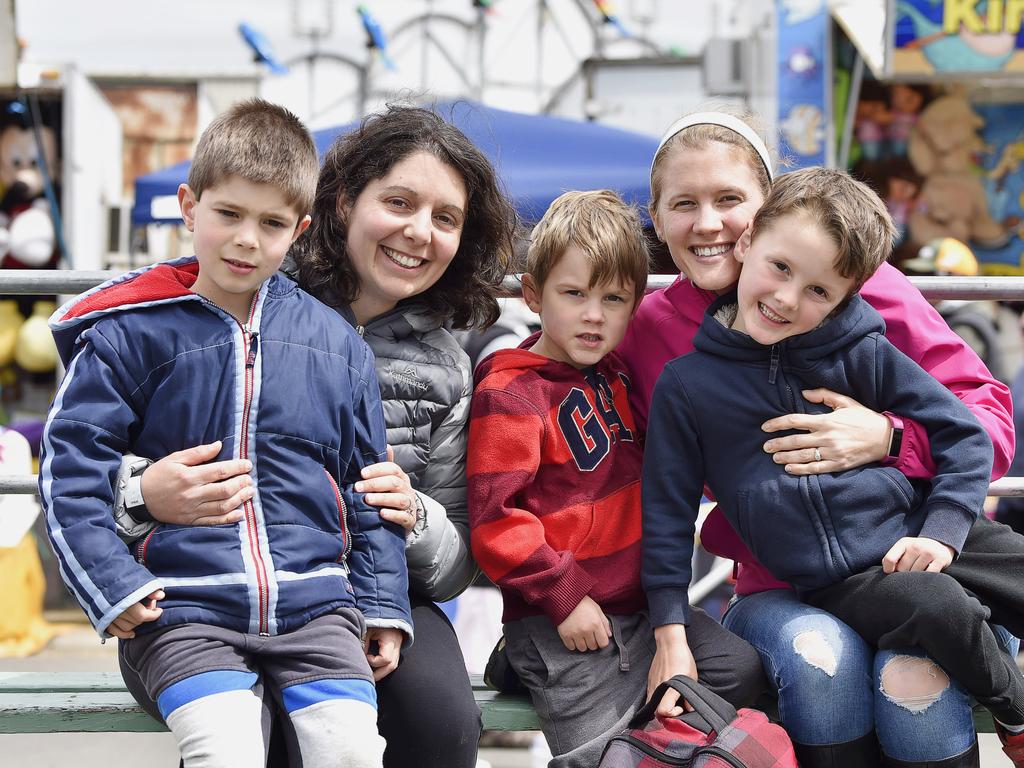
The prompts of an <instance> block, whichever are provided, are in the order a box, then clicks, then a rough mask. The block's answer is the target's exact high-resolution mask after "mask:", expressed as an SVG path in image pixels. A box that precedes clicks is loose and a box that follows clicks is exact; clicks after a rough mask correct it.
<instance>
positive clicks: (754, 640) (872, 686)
mask: <svg viewBox="0 0 1024 768" xmlns="http://www.w3.org/2000/svg"><path fill="white" fill-rule="evenodd" d="M772 176H773V174H772V163H771V158H770V156H769V153H768V149H767V147H766V146H765V143H764V142H763V141H762V139H761V138H760V137H759V136H758V135H757V133H756V132H755V131H754V130H752V129H751V128H750V126H749V125H748V123H747V122H745V121H744V120H743V119H740V118H739V117H737V116H734V115H730V114H725V113H722V112H701V113H697V114H693V115H689V116H687V117H684V118H682V119H681V120H679V121H677V122H676V123H675V124H674V125H673V126H672V127H671V128H670V129H669V130H668V132H667V133H666V134H665V137H664V138H663V139H662V141H661V145H660V146H659V148H658V151H657V153H656V154H655V157H654V162H653V165H652V168H651V202H650V212H651V218H652V220H653V222H654V228H655V230H656V232H657V235H658V238H659V239H660V240H662V241H663V242H664V243H665V244H666V245H667V247H668V249H669V251H670V253H671V255H672V260H673V262H674V263H675V265H676V267H678V268H679V270H680V272H681V273H682V274H681V275H680V276H679V279H678V280H676V281H675V282H673V283H672V285H670V286H669V287H668V288H665V289H663V290H658V291H655V292H653V293H652V294H650V295H648V296H647V297H646V298H645V299H644V301H643V303H642V304H641V306H640V308H639V309H638V311H637V314H636V316H635V318H634V320H633V323H632V326H631V328H630V331H629V333H628V334H627V336H626V339H625V340H624V341H623V343H622V344H621V346H620V347H619V350H618V351H619V353H620V354H621V355H622V357H623V358H624V359H625V360H626V363H627V365H628V366H629V368H630V370H631V372H632V373H633V385H634V389H633V411H634V415H635V416H636V418H637V420H638V422H639V423H641V424H643V425H646V422H647V417H648V412H649V408H650V400H651V393H652V391H653V389H654V384H655V382H656V380H657V378H658V375H659V374H660V373H661V369H662V368H663V367H664V365H665V363H667V362H668V361H669V360H671V359H673V358H675V357H678V356H679V355H682V354H685V353H687V352H689V351H691V350H692V349H693V337H694V334H695V333H696V331H697V328H698V326H699V324H700V322H701V319H702V317H703V315H704V311H705V309H707V307H708V306H709V305H710V304H711V302H712V301H713V300H714V299H715V298H716V297H717V295H718V294H721V293H723V292H725V291H728V290H729V289H731V288H732V287H733V286H734V285H735V283H736V281H737V278H738V276H739V270H740V265H739V263H738V262H737V261H736V260H735V259H734V258H733V249H734V246H735V244H736V241H737V240H738V239H739V238H740V235H741V234H742V233H743V231H744V230H745V229H746V227H747V226H748V224H749V223H750V221H751V220H752V219H753V217H754V214H755V213H756V211H757V210H758V208H759V207H760V206H761V204H762V203H763V202H764V199H765V197H766V195H767V193H768V191H769V189H770V186H771V182H772ZM861 295H862V296H863V297H864V298H865V299H866V300H867V301H868V302H869V303H870V304H872V305H873V306H874V307H875V308H876V309H877V310H878V311H879V312H880V313H881V314H882V317H883V318H884V319H885V323H886V327H887V331H886V335H887V337H888V338H889V340H890V341H892V342H893V343H894V344H895V345H896V346H897V347H899V348H900V349H901V350H902V351H903V352H905V353H906V354H907V355H909V356H910V357H912V358H913V359H914V360H916V361H917V362H918V364H919V365H921V366H922V367H923V368H924V369H925V370H927V371H929V372H930V373H931V374H932V375H933V376H935V378H936V379H938V380H939V381H940V382H942V383H943V384H944V385H946V386H947V387H948V388H949V389H950V390H951V391H953V392H954V393H955V394H956V395H957V396H958V397H960V399H961V400H963V401H964V403H965V404H966V405H967V406H968V408H970V410H971V411H972V412H973V413H974V414H975V416H976V417H977V418H978V420H979V421H980V422H981V423H982V424H983V425H984V426H985V428H986V430H987V431H988V432H989V434H990V436H991V438H992V442H993V444H994V446H995V466H994V469H993V477H998V476H1001V475H1002V474H1003V473H1004V472H1005V471H1006V469H1007V467H1008V465H1009V462H1010V459H1011V457H1012V455H1013V425H1012V419H1011V415H1010V413H1011V411H1010V397H1009V391H1008V389H1007V387H1006V386H1005V385H1003V384H1002V383H1001V382H999V381H997V380H995V379H994V378H993V377H992V376H991V374H990V373H989V372H988V370H987V369H986V368H985V367H984V365H983V364H982V363H981V361H980V360H978V358H977V356H976V355H975V354H974V353H973V352H972V351H971V350H970V348H969V347H967V345H966V344H964V343H963V342H962V341H961V340H960V338H959V337H957V336H956V335H955V334H953V332H952V331H950V330H949V328H948V327H947V326H946V324H945V323H944V322H943V320H942V319H941V318H940V317H939V315H938V314H937V313H936V312H935V311H934V310H932V308H931V306H930V305H929V304H928V302H926V301H925V300H924V298H923V297H922V296H921V294H920V293H919V292H918V291H917V290H915V289H914V288H913V286H911V285H910V284H909V283H908V282H907V280H906V279H905V278H904V277H903V276H902V275H901V274H900V273H899V272H898V271H897V270H896V269H895V268H893V267H892V266H890V265H888V264H886V265H883V266H882V268H881V269H880V270H879V271H878V272H877V273H876V275H875V276H874V277H872V278H871V279H870V280H869V281H868V282H867V283H866V284H865V285H864V287H863V289H862V291H861ZM803 396H804V398H805V399H807V400H808V401H811V402H814V403H824V404H825V405H827V406H828V407H830V408H831V409H832V411H831V412H830V413H826V414H823V415H812V414H791V415H788V416H783V417H780V418H775V419H772V420H770V421H768V422H767V423H766V424H765V425H764V430H765V433H766V434H765V446H764V449H765V451H766V452H768V453H771V454H773V456H774V460H775V461H776V462H777V463H780V464H785V465H786V471H787V472H791V473H793V474H797V475H807V474H817V473H822V472H837V471H842V470H846V469H851V468H853V467H858V466H861V465H864V464H867V463H870V462H876V461H879V462H886V463H890V464H892V465H893V466H895V467H897V468H898V469H900V470H901V471H903V472H904V473H905V474H906V475H907V476H908V477H918V478H923V477H929V476H930V475H931V474H932V473H933V471H934V470H933V465H932V461H931V457H930V454H929V450H928V435H927V434H926V433H925V431H924V430H923V429H922V428H921V427H920V426H919V425H917V424H915V423H913V422H912V421H910V420H908V419H901V418H900V416H899V414H888V413H886V414H879V413H875V412H873V411H870V410H868V409H867V408H864V407H862V406H861V405H860V404H858V403H857V402H855V401H853V400H852V399H850V398H849V397H844V396H841V395H838V394H836V393H832V392H829V391H827V390H823V389H819V390H811V391H805V392H803ZM723 418H727V417H723ZM679 461H680V462H686V461H687V457H686V456H680V457H679ZM701 541H702V543H703V545H704V546H705V548H707V549H709V550H710V551H713V552H715V553H716V554H720V555H722V556H725V557H729V558H731V559H733V560H736V561H737V563H738V564H739V571H738V579H737V583H736V594H737V596H738V597H737V598H735V599H734V602H733V604H732V605H731V607H730V609H729V611H728V612H727V614H726V616H725V618H724V623H725V625H726V627H728V628H729V629H730V630H732V631H733V632H735V633H736V634H738V635H740V636H741V637H743V638H744V639H746V640H747V641H748V642H750V643H751V644H752V645H753V646H754V647H755V648H757V650H758V652H759V653H760V654H761V658H762V662H763V664H764V667H765V671H766V672H767V674H768V677H769V679H770V680H771V682H772V684H773V685H774V686H775V687H776V688H777V690H778V696H779V713H780V715H781V717H782V720H783V722H784V725H785V726H786V728H787V730H788V731H789V733H790V736H791V737H792V738H793V741H794V742H795V744H796V748H797V757H798V759H799V761H800V764H801V765H802V766H804V768H813V767H817V766H865V767H866V766H876V765H878V764H879V763H880V762H881V763H882V764H884V765H894V766H925V765H927V766H950V767H952V766H976V765H978V751H977V738H976V734H975V732H974V726H973V722H972V719H971V705H970V702H969V700H968V698H967V696H966V694H965V693H964V692H963V691H962V689H960V688H959V686H957V684H956V683H953V682H951V681H950V680H949V678H948V677H947V676H946V674H945V673H944V672H943V671H942V670H941V669H939V668H938V667H937V666H936V665H935V664H934V663H933V662H931V661H930V660H929V659H927V658H923V655H922V654H921V653H920V652H918V651H916V650H914V649H886V650H878V651H877V652H876V650H875V649H874V648H872V647H870V646H868V645H867V644H866V643H865V642H864V641H863V640H862V639H861V638H860V637H859V636H858V635H856V633H854V632H853V631H852V630H851V629H850V628H849V627H847V626H846V625H844V624H843V623H842V622H840V621H839V620H838V619H836V618H834V617H832V616H831V615H829V614H827V613H824V612H822V611H820V610H818V609H815V608H812V607H810V606H807V605H804V604H803V603H801V602H799V600H798V599H797V597H796V594H795V593H794V592H793V590H792V589H790V588H789V587H788V585H786V584H783V583H781V582H778V581H776V580H775V579H773V578H772V577H771V575H770V574H769V573H768V572H767V571H766V570H765V569H764V568H763V567H762V566H760V565H759V564H758V563H757V561H756V560H755V558H754V557H753V555H752V554H751V553H750V551H749V550H748V549H747V548H746V547H745V546H744V545H743V544H742V542H740V540H739V538H738V536H737V535H736V534H735V532H733V531H732V529H731V528H730V527H729V524H728V523H727V522H726V521H725V518H724V517H723V516H722V515H721V514H719V513H718V512H717V511H716V512H713V513H712V514H711V516H710V517H709V518H708V520H707V522H706V523H705V525H704V527H703V530H702V532H701ZM686 630H687V627H685V626H684V625H682V624H669V625H665V626H661V627H656V628H655V636H656V641H657V651H656V655H655V660H654V664H653V666H652V668H651V674H650V681H649V684H650V685H654V684H656V683H657V682H658V681H660V680H663V679H667V678H668V677H671V676H672V675H674V674H680V673H682V674H689V675H691V676H694V677H696V676H699V675H700V672H701V670H700V664H701V663H700V658H699V656H698V658H697V660H696V661H695V660H694V655H693V654H692V653H691V649H690V645H692V641H691V639H690V638H688V637H687V634H686ZM1006 644H1007V647H1008V648H1011V646H1012V650H1011V652H1015V650H1016V641H1015V640H1014V639H1013V638H1011V637H1009V636H1007V637H1006ZM879 746H880V747H881V753H880V752H879Z"/></svg>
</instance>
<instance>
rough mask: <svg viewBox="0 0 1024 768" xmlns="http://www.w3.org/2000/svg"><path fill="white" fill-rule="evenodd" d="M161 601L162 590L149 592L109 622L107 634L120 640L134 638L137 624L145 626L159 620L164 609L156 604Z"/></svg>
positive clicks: (162, 596) (162, 597)
mask: <svg viewBox="0 0 1024 768" xmlns="http://www.w3.org/2000/svg"><path fill="white" fill-rule="evenodd" d="M163 599H164V591H163V590H162V589H158V590H156V591H155V592H151V593H150V594H149V595H147V596H146V597H144V598H143V599H142V600H140V601H139V602H137V603H135V604H134V605H131V606H129V608H128V609H127V610H126V611H125V612H124V613H122V614H121V615H120V616H118V617H117V618H116V619H114V620H113V621H112V622H110V624H109V625H108V626H107V632H109V633H110V634H112V635H113V636H114V637H117V638H120V639H121V640H131V639H132V638H133V637H135V628H136V627H137V626H139V624H145V623H146V622H147V621H156V620H157V619H159V618H160V614H161V613H163V612H164V609H163V608H160V607H158V606H157V602H158V601H159V600H163Z"/></svg>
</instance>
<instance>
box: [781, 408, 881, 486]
mask: <svg viewBox="0 0 1024 768" xmlns="http://www.w3.org/2000/svg"><path fill="white" fill-rule="evenodd" d="M802 394H803V397H804V399H805V400H807V401H808V402H811V403H824V404H825V405H827V406H828V407H829V408H831V409H832V411H831V412H830V413H819V414H811V413H790V414H786V415H785V416H778V417H776V418H774V419H770V420H769V421H766V422H765V423H764V424H763V425H762V426H761V429H763V430H764V431H765V432H781V431H785V430H790V429H797V430H803V431H802V432H801V433H799V434H795V435H787V436H785V437H775V438H772V439H770V440H768V441H766V442H765V444H764V450H765V453H770V454H772V459H773V460H774V461H775V463H776V464H785V465H786V467H785V469H786V472H788V473H789V474H791V475H818V474H822V473H824V472H840V471H842V470H845V469H853V468H855V467H862V466H864V465H865V464H870V463H871V462H873V461H881V460H882V459H884V458H885V456H886V453H887V452H888V450H889V430H890V427H891V424H890V422H889V419H888V418H887V417H886V416H884V415H882V414H880V413H875V412H874V411H872V410H871V409H870V408H866V407H864V406H863V405H861V404H860V403H858V402H857V401H856V400H854V399H853V398H852V397H848V396H846V395H840V394H837V393H836V392H832V391H831V390H828V389H805V390H803V392H802ZM815 449H817V451H818V452H819V453H818V455H819V456H820V457H821V460H820V461H817V460H816V456H815Z"/></svg>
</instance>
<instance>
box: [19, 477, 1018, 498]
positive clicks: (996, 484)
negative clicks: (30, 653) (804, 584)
mask: <svg viewBox="0 0 1024 768" xmlns="http://www.w3.org/2000/svg"><path fill="white" fill-rule="evenodd" d="M36 477H37V476H36V475H0V496H2V495H4V494H8V493H11V494H14V493H35V492H36V491H37V490H38V487H37V485H36V482H37V481H36ZM988 493H989V495H990V496H1024V477H1003V478H1000V479H999V480H995V481H993V482H992V484H991V485H989V487H988Z"/></svg>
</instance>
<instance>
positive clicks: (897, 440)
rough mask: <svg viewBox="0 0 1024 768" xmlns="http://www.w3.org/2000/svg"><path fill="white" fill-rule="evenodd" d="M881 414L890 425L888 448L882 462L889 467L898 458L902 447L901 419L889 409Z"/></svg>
mask: <svg viewBox="0 0 1024 768" xmlns="http://www.w3.org/2000/svg"><path fill="white" fill-rule="evenodd" d="M882 415H883V416H885V418H887V419H888V420H889V424H890V425H891V427H892V431H891V436H890V438H889V450H888V451H886V456H885V458H884V459H883V460H882V464H883V465H885V466H887V467H891V466H893V465H895V464H896V463H897V462H898V461H899V460H900V450H901V449H902V448H903V419H901V418H900V417H899V416H897V415H896V414H895V413H891V412H890V411H885V412H884V413H883V414H882Z"/></svg>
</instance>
